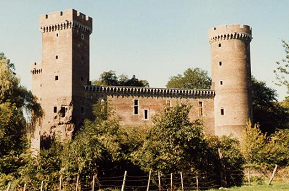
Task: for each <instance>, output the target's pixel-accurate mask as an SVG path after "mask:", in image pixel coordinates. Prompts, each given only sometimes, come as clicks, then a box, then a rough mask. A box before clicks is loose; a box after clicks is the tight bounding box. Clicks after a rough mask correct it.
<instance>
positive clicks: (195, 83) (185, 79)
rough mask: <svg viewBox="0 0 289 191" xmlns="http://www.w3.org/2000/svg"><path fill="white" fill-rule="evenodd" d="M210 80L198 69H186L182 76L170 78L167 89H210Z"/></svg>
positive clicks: (203, 71) (206, 74)
mask: <svg viewBox="0 0 289 191" xmlns="http://www.w3.org/2000/svg"><path fill="white" fill-rule="evenodd" d="M210 86H211V78H210V77H209V76H208V72H207V71H205V70H202V69H200V68H188V69H187V70H186V71H185V72H184V73H183V75H181V74H178V75H176V76H172V77H170V80H169V81H168V83H167V88H184V89H210Z"/></svg>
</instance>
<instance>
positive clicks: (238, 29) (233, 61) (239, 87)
mask: <svg viewBox="0 0 289 191" xmlns="http://www.w3.org/2000/svg"><path fill="white" fill-rule="evenodd" d="M40 30H41V33H42V61H41V62H40V63H33V65H32V68H31V73H32V78H33V86H32V92H33V94H34V95H35V96H36V97H37V98H38V100H39V102H40V104H41V106H42V109H43V111H44V116H43V119H42V120H41V123H39V124H38V125H37V127H36V130H35V134H34V139H33V140H32V141H33V142H32V146H33V147H34V148H40V142H41V140H42V139H43V138H45V137H48V136H51V135H58V136H60V137H61V139H67V138H71V137H72V135H73V132H74V130H75V128H77V127H79V126H80V125H81V124H82V123H83V121H84V119H86V118H90V117H91V116H92V105H93V104H95V103H97V102H99V101H108V102H109V103H110V104H111V105H112V107H113V109H114V111H115V113H116V115H118V116H119V117H120V119H121V123H122V125H134V126H137V125H152V117H153V116H154V115H155V114H156V113H157V112H158V111H160V110H162V109H164V108H165V107H167V106H168V107H171V106H174V105H176V104H177V103H181V102H185V103H188V104H190V105H191V106H192V108H191V111H190V113H189V117H190V119H191V120H195V119H202V120H203V122H204V125H205V129H204V131H205V133H208V134H212V135H218V136H220V135H230V134H233V135H234V136H235V137H237V138H239V139H240V136H241V131H242V129H244V128H245V126H246V123H247V121H248V120H249V119H250V118H251V105H252V103H251V102H252V101H251V66H250V41H251V40H252V29H251V27H249V26H247V25H230V26H226V25H222V26H219V27H215V28H211V29H210V30H209V35H208V36H209V43H210V48H211V64H212V85H211V89H208V90H201V89H168V88H140V87H113V86H95V85H91V83H90V79H89V72H90V71H89V43H90V41H89V38H90V34H91V33H92V18H91V17H88V16H86V15H84V14H82V13H80V12H78V11H76V10H74V9H70V10H66V11H63V12H62V11H59V12H54V13H51V14H44V15H41V16H40Z"/></svg>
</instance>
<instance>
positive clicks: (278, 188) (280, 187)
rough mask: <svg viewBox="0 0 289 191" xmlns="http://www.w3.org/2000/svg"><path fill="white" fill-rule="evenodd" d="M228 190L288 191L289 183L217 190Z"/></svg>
mask: <svg viewBox="0 0 289 191" xmlns="http://www.w3.org/2000/svg"><path fill="white" fill-rule="evenodd" d="M217 190H218V191H220V190H228V191H284V190H288V191H289V183H286V184H285V183H284V184H281V183H280V184H273V185H254V186H242V187H233V188H226V189H217ZM210 191H213V190H210Z"/></svg>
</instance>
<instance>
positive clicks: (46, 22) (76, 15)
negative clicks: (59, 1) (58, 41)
mask: <svg viewBox="0 0 289 191" xmlns="http://www.w3.org/2000/svg"><path fill="white" fill-rule="evenodd" d="M71 27H78V28H80V29H82V30H83V31H86V32H89V33H91V32H92V18H91V17H89V16H87V15H85V14H83V13H81V12H79V11H76V10H74V9H68V10H65V11H57V12H53V13H49V14H43V15H40V19H39V28H40V30H41V32H43V33H44V32H51V31H56V30H63V29H67V28H71Z"/></svg>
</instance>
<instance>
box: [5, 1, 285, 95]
mask: <svg viewBox="0 0 289 191" xmlns="http://www.w3.org/2000/svg"><path fill="white" fill-rule="evenodd" d="M0 7H1V11H0V52H4V53H5V55H6V56H7V57H8V58H10V59H11V61H12V62H13V63H15V65H16V73H17V75H19V77H20V78H21V83H22V84H23V85H24V86H26V87H27V88H28V89H31V83H32V82H31V75H30V65H31V64H32V63H33V62H40V61H41V33H40V31H39V29H38V23H39V15H41V14H46V13H51V12H55V11H61V10H66V9H71V8H74V9H76V10H78V11H80V12H82V13H84V14H86V15H88V16H90V17H92V18H93V33H92V34H91V49H90V65H91V80H94V79H98V78H99V75H100V74H101V73H102V72H103V71H108V70H113V71H116V73H117V74H126V75H128V76H129V77H132V75H136V77H137V78H139V79H146V80H148V81H149V83H150V86H151V87H165V85H166V83H167V81H168V80H169V78H170V77H171V76H173V75H177V74H180V73H183V72H184V71H185V70H186V69H187V68H190V67H193V68H194V67H200V68H202V69H204V70H207V71H208V72H209V73H211V66H210V49H209V43H208V39H207V31H208V29H209V28H212V27H215V26H218V25H222V24H228V25H229V24H247V25H250V26H251V27H252V28H253V40H252V42H251V65H252V73H253V75H254V76H255V77H256V78H257V79H258V80H262V81H265V82H266V83H267V84H268V86H270V87H272V88H274V89H276V90H277V93H278V94H279V96H280V100H282V99H283V98H284V96H285V93H286V90H285V88H280V87H278V86H276V85H274V83H273V82H272V81H273V80H275V77H274V74H273V70H274V69H275V68H276V64H275V63H276V61H281V59H282V58H283V57H284V56H285V54H284V50H283V47H282V44H281V39H285V40H289V11H288V7H289V0H278V1H276V0H82V1H80V0H50V1H47V0H26V1H23V0H0Z"/></svg>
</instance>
